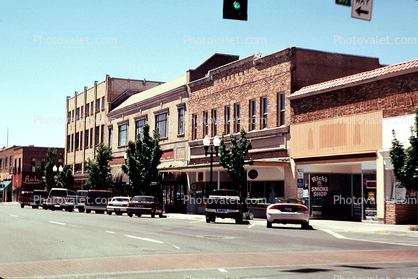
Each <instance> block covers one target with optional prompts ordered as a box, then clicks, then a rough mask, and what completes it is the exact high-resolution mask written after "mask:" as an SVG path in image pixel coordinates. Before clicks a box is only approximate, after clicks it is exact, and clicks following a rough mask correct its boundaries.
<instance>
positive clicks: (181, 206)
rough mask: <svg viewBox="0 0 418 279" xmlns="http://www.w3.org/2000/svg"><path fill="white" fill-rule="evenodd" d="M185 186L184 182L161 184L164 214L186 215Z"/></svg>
mask: <svg viewBox="0 0 418 279" xmlns="http://www.w3.org/2000/svg"><path fill="white" fill-rule="evenodd" d="M186 185H187V184H186V182H176V183H168V182H165V183H163V188H162V196H163V197H162V198H163V204H164V206H165V212H166V213H186V209H187V208H186V202H185V200H184V196H185V192H186V189H187V186H186Z"/></svg>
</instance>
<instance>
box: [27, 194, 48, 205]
mask: <svg viewBox="0 0 418 279" xmlns="http://www.w3.org/2000/svg"><path fill="white" fill-rule="evenodd" d="M48 196H49V192H48V191H45V190H33V193H32V196H31V201H30V203H29V205H30V206H32V208H34V209H35V208H38V207H40V206H43V205H44V203H45V201H46V200H47V199H48Z"/></svg>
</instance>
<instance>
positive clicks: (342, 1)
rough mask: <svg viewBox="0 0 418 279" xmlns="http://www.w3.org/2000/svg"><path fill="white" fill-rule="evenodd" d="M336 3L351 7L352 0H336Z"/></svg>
mask: <svg viewBox="0 0 418 279" xmlns="http://www.w3.org/2000/svg"><path fill="white" fill-rule="evenodd" d="M354 1H355V0H354ZM335 4H338V5H344V6H348V7H351V0H335Z"/></svg>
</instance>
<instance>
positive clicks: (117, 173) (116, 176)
mask: <svg viewBox="0 0 418 279" xmlns="http://www.w3.org/2000/svg"><path fill="white" fill-rule="evenodd" d="M110 174H111V175H112V181H113V183H121V182H124V183H128V182H129V176H128V175H127V174H126V173H124V172H123V170H122V167H121V166H115V167H112V168H111V170H110Z"/></svg>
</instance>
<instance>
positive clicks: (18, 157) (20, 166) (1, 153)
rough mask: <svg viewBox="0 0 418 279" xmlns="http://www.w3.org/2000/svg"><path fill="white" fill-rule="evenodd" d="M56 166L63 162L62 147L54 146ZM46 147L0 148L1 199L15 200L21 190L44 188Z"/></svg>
mask: <svg viewBox="0 0 418 279" xmlns="http://www.w3.org/2000/svg"><path fill="white" fill-rule="evenodd" d="M52 149H55V150H56V151H57V158H56V162H55V165H56V166H57V168H59V167H60V166H63V164H64V148H59V147H57V148H55V147H52ZM47 152H48V147H37V146H33V145H30V146H12V147H9V148H3V149H2V150H0V173H1V177H0V180H1V181H0V182H1V183H2V185H3V186H2V189H3V190H2V192H3V195H2V201H17V199H18V197H19V195H20V193H21V192H22V191H32V190H34V189H44V188H45V181H44V179H43V177H44V173H43V172H44V170H45V164H46V154H47Z"/></svg>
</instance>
